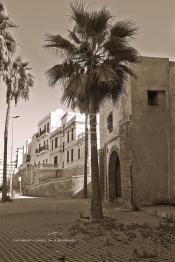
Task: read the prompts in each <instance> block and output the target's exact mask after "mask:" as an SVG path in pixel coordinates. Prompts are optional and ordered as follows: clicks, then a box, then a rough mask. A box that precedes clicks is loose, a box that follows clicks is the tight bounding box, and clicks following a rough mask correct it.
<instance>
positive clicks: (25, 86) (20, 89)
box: [2, 57, 33, 202]
mask: <svg viewBox="0 0 175 262" xmlns="http://www.w3.org/2000/svg"><path fill="white" fill-rule="evenodd" d="M30 69H31V68H30V67H29V63H28V62H23V61H22V60H21V58H20V57H17V58H16V59H15V61H14V62H13V63H12V64H11V66H10V67H9V69H8V72H7V74H6V75H4V81H5V83H6V86H7V92H6V103H7V111H6V119H5V128H4V159H3V188H2V201H3V202H6V201H7V143H8V126H9V117H10V109H11V103H12V101H14V102H15V105H17V103H18V100H19V99H20V98H22V99H25V100H27V99H28V98H29V92H30V88H31V87H32V86H33V76H32V75H31V74H30V72H29V71H30Z"/></svg>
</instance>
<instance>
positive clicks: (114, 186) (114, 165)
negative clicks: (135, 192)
mask: <svg viewBox="0 0 175 262" xmlns="http://www.w3.org/2000/svg"><path fill="white" fill-rule="evenodd" d="M108 171H109V173H108V174H109V175H108V178H109V202H116V200H117V198H118V197H121V177H120V161H119V157H118V155H117V153H116V151H113V152H112V154H111V156H110V159H109V170H108Z"/></svg>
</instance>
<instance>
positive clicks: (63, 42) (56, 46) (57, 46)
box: [44, 34, 76, 53]
mask: <svg viewBox="0 0 175 262" xmlns="http://www.w3.org/2000/svg"><path fill="white" fill-rule="evenodd" d="M46 42H48V43H47V44H45V45H44V47H46V48H49V49H50V50H52V51H53V52H58V51H60V50H64V51H66V52H67V53H72V52H74V51H75V50H76V46H75V45H74V44H72V43H71V42H70V41H69V40H67V39H65V38H63V37H62V36H60V35H52V34H47V35H46Z"/></svg>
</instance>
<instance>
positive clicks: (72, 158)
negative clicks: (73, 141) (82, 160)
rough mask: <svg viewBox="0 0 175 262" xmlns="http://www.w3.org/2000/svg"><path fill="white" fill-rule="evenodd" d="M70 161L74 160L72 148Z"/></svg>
mask: <svg viewBox="0 0 175 262" xmlns="http://www.w3.org/2000/svg"><path fill="white" fill-rule="evenodd" d="M71 161H72V162H73V161H74V150H73V148H72V149H71Z"/></svg>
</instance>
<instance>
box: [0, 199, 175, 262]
mask: <svg viewBox="0 0 175 262" xmlns="http://www.w3.org/2000/svg"><path fill="white" fill-rule="evenodd" d="M88 208H89V202H88V201H84V200H60V199H52V198H36V199H18V200H15V201H14V202H12V203H6V204H4V203H3V204H2V203H0V236H1V241H0V262H30V261H31V262H33V261H36V262H41V261H42V262H46V261H47V262H52V261H53V262H55V261H62V262H63V261H66V262H74V261H75V262H76V261H77V262H111V261H114V262H119V261H124V262H134V261H141V262H144V261H145V262H154V261H162V262H164V261H171V262H174V261H175V224H174V223H173V222H171V221H167V220H161V219H160V218H158V217H156V216H151V215H149V214H146V213H144V212H129V211H127V210H121V209H120V208H116V207H110V208H109V207H108V206H105V207H104V214H105V219H104V222H103V224H102V225H95V224H90V223H89V222H88V221H87V220H82V219H79V216H80V210H82V209H86V210H87V209H88Z"/></svg>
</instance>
